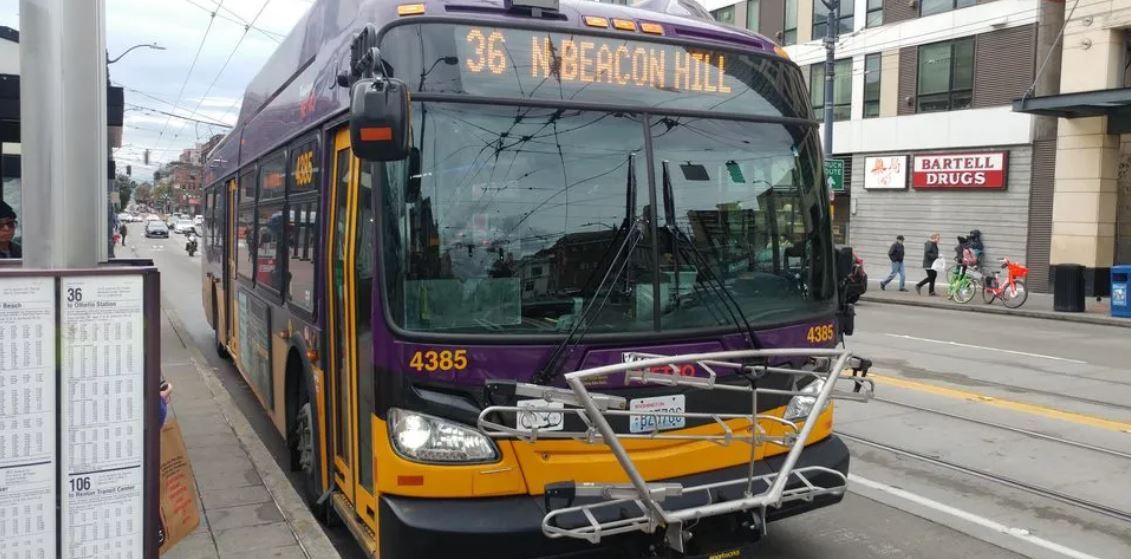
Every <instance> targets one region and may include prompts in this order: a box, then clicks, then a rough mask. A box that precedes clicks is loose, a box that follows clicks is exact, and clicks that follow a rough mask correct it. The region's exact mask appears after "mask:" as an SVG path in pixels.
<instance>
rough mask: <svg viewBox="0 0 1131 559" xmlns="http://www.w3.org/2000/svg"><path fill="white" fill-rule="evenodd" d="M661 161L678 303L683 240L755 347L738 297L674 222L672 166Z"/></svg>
mask: <svg viewBox="0 0 1131 559" xmlns="http://www.w3.org/2000/svg"><path fill="white" fill-rule="evenodd" d="M661 165H662V167H663V177H662V186H663V195H664V228H665V229H666V230H667V231H668V234H669V235H671V238H672V244H673V248H674V250H672V260H673V261H674V262H675V264H676V269H675V274H674V275H675V277H676V280H675V282H676V283H675V286H676V292H675V293H676V302H677V304H678V302H679V279H678V278H679V259H678V255H679V253H680V251H681V250H686V249H683V248H681V247H682V245H683V244H684V243H686V244H687V246H688V247H690V248H691V250H690V254H691V255H692V256H693V257H694V260H695V263H696V264H697V265H698V266H699V268H701V270H702V272H703V274H704V275H705V276H706V278H707V280H708V281H709V282H711V284H713V285H712V291H714V292H715V293H716V294H718V296H719V298H720V299H722V301H723V308H724V309H726V311H727V314H729V315H730V318H731V321H732V322H733V323H734V325H735V327H737V328H739V329H741V330H742V335H743V337H745V338H746V343H748V344H750V347H753V348H756V347H757V346H756V344H755V343H754V338H753V335H752V334H751V330H752V329H751V327H750V321H748V320H746V314H745V313H743V312H742V305H741V304H739V302H738V301H737V300H735V298H734V295H732V294H731V293H730V291H728V290H727V287H726V284H725V283H723V281H722V279H720V278H719V276H717V275H716V274H715V272H714V270H712V269H711V265H710V263H709V262H708V260H707V257H705V256H703V253H702V252H700V251H699V247H697V246H695V243H694V242H693V241H692V240H691V239H690V238H689V237H688V236H687V235H686V234H684V232H683V230H681V229H680V228H679V225H677V224H676V221H675V193H674V191H673V189H672V177H671V170H670V169H669V164H668V162H667V161H664V162H663V163H662V164H661ZM736 313H737V314H736ZM744 327H745V328H744Z"/></svg>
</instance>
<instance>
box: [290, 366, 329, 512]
mask: <svg viewBox="0 0 1131 559" xmlns="http://www.w3.org/2000/svg"><path fill="white" fill-rule="evenodd" d="M299 398H300V400H299V407H298V411H297V412H295V422H294V425H295V430H294V433H293V434H292V435H291V437H290V439H291V464H292V466H293V468H294V469H295V470H296V471H298V472H299V477H300V478H301V479H302V496H303V499H305V500H306V504H307V505H308V506H309V507H310V509H311V510H312V511H313V512H314V514H315V516H322V513H323V512H324V510H325V506H326V503H319V499H320V498H321V497H322V491H321V483H319V482H320V480H321V477H322V475H321V472H320V471H319V467H318V466H319V464H318V426H317V419H315V417H314V407H313V406H312V405H311V403H310V398H309V396H308V395H307V393H306V387H303V388H302V393H301V394H300V395H299Z"/></svg>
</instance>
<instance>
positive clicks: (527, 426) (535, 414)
mask: <svg viewBox="0 0 1131 559" xmlns="http://www.w3.org/2000/svg"><path fill="white" fill-rule="evenodd" d="M516 407H519V408H537V409H539V410H540V411H520V412H518V413H516V414H515V427H516V428H518V430H520V431H526V432H530V431H533V430H534V429H538V430H539V431H561V430H562V429H564V428H565V414H563V413H554V412H550V411H541V410H548V409H555V410H560V409H564V408H565V404H563V403H561V402H547V401H546V400H519V401H518V402H517V406H516Z"/></svg>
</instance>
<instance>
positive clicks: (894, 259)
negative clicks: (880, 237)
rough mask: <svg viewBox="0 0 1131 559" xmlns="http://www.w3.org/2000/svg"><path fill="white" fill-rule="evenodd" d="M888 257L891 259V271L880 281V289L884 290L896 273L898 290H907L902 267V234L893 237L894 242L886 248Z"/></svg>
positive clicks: (905, 277) (905, 272) (904, 272)
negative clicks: (897, 275)
mask: <svg viewBox="0 0 1131 559" xmlns="http://www.w3.org/2000/svg"><path fill="white" fill-rule="evenodd" d="M888 259H890V260H891V273H890V274H888V277H887V278H886V279H885V280H884V281H881V282H880V290H881V291H883V290H886V289H887V288H888V284H889V283H891V280H893V279H895V276H896V274H899V290H900V291H907V287H906V283H907V271H906V270H905V269H904V268H903V235H897V236H896V237H895V242H894V243H892V244H891V248H889V249H888Z"/></svg>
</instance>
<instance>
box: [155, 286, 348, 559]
mask: <svg viewBox="0 0 1131 559" xmlns="http://www.w3.org/2000/svg"><path fill="white" fill-rule="evenodd" d="M161 299H162V307H163V308H162V311H163V312H164V314H165V316H166V317H167V318H168V320H169V323H170V325H172V327H173V330H174V331H175V332H176V333H177V335H178V336H179V337H180V338H181V339H182V340H185V339H189V338H188V337H187V336H186V330H185V327H184V323H182V322H181V319H180V317H178V316H177V313H176V311H174V310H172V307H171V306H169V305H166V304H164V300H165V296H164V295H162V296H161ZM183 345H184V346H185V349H186V351H188V352H189V360H190V361H192V365H193V367H194V368H195V369H196V371H197V373H199V374H200V376H201V378H202V379H203V380H204V384H205V386H207V387H208V390H209V391H210V392H211V393H212V398H213V400H215V401H216V403H217V405H219V406H220V413H221V414H222V415H223V416H224V420H225V421H226V422H227V423H228V425H229V426H230V427H231V428H232V431H233V432H234V433H235V435H236V438H237V439H238V440H239V441H240V445H242V446H243V447H244V450H246V451H247V455H248V457H249V458H250V459H251V464H252V466H253V467H255V471H256V473H258V474H259V477H260V478H261V479H262V480H263V486H264V487H266V489H267V493H268V494H269V495H271V499H272V500H273V501H275V504H276V505H278V507H279V512H281V513H282V515H283V519H284V520H285V521H286V523H287V525H288V526H290V528H291V533H293V534H294V537H295V541H296V542H298V546H299V547H300V548H301V549H302V551H303V553H305V554H306V556H307V557H308V558H310V559H323V558H334V557H340V555H339V554H338V551H337V550H336V549H335V548H334V545H333V544H331V543H330V539H329V538H328V537H327V536H326V533H325V532H324V531H323V530H322V526H321V525H320V524H319V523H318V521H317V520H315V518H314V515H313V514H311V512H310V509H309V508H307V506H306V502H305V501H303V499H302V497H300V496H299V494H298V492H297V491H295V488H294V487H293V486H292V485H291V482H290V480H289V479H287V475H286V473H285V472H283V470H282V468H280V467H279V465H278V464H277V463H276V462H275V459H274V457H272V456H271V453H270V451H268V450H267V447H266V446H264V444H263V441H261V440H259V436H258V435H257V434H256V432H255V430H254V429H253V428H252V426H251V424H250V423H249V422H248V420H247V418H246V417H244V415H243V411H241V410H240V409H239V406H237V405H236V403H235V401H234V400H233V399H232V397H231V395H230V394H228V390H227V389H226V388H224V385H223V383H222V381H221V380H220V378H219V377H218V376H217V375H216V371H215V369H213V368H212V367H209V366H207V365H205V364H206V363H208V360H207V358H205V356H204V354H202V353H201V352H200V349H199V348H197V347H196V346H195V345H193V344H191V343H186V344H183Z"/></svg>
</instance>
